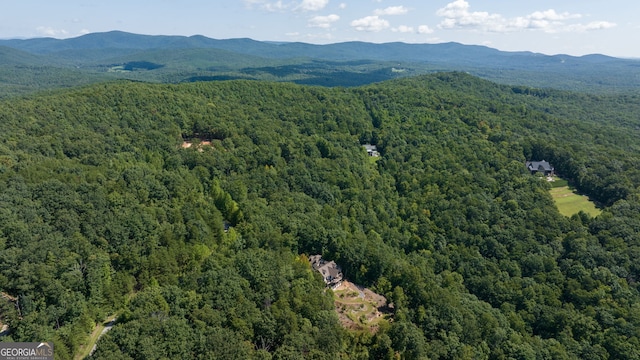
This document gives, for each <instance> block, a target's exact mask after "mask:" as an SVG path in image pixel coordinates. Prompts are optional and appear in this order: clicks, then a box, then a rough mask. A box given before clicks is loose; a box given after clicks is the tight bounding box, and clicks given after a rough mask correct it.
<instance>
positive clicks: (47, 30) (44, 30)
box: [36, 26, 69, 37]
mask: <svg viewBox="0 0 640 360" xmlns="http://www.w3.org/2000/svg"><path fill="white" fill-rule="evenodd" d="M36 31H37V32H38V33H39V34H41V35H44V36H50V37H66V36H67V35H69V32H68V31H67V30H64V29H54V28H52V27H49V26H38V27H37V28H36Z"/></svg>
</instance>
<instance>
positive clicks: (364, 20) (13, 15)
mask: <svg viewBox="0 0 640 360" xmlns="http://www.w3.org/2000/svg"><path fill="white" fill-rule="evenodd" d="M638 14H640V1H638V0H609V1H604V0H563V1H557V0H556V1H550V0H537V1H524V0H393V1H392V0H215V1H214V0H110V1H103V0H62V1H52V0H13V1H10V0H2V1H1V2H0V38H30V37H43V36H48V37H55V38H69V37H75V36H79V35H82V34H86V33H89V32H103V31H110V30H122V31H128V32H133V33H139V34H151V35H195V34H200V35H204V36H207V37H211V38H216V39H228V38H238V37H248V38H252V39H256V40H271V41H302V42H308V43H316V44H326V43H335V42H343V41H352V40H359V41H368V42H375V43H382V42H391V41H403V42H408V43H441V42H449V41H455V42H460V43H463V44H477V45H486V46H490V47H493V48H497V49H500V50H505V51H521V50H528V51H534V52H540V53H544V54H570V55H584V54H592V53H600V54H607V55H612V56H619V57H637V58H640V36H638V34H640V20H639V17H638Z"/></svg>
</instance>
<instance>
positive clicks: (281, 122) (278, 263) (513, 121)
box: [0, 73, 640, 359]
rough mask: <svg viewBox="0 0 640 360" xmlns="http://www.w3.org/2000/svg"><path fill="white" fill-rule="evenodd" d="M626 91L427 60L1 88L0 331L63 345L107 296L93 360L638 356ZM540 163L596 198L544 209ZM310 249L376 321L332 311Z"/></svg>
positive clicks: (549, 203)
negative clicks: (375, 69)
mask: <svg viewBox="0 0 640 360" xmlns="http://www.w3.org/2000/svg"><path fill="white" fill-rule="evenodd" d="M638 100H640V99H638V95H633V94H627V95H615V96H614V95H586V94H577V93H569V92H563V91H556V90H539V89H533V88H527V87H514V86H506V85H497V84H494V83H491V82H488V81H485V80H480V79H479V78H476V77H473V76H471V75H468V74H465V73H438V74H432V75H424V76H419V77H412V78H404V79H398V80H392V81H386V82H382V83H377V84H372V85H366V86H361V87H354V88H348V89H347V88H323V87H312V86H303V85H295V84H288V83H271V82H258V81H247V80H233V81H220V82H194V83H189V84H179V85H167V84H145V83H137V82H128V81H120V82H113V83H101V84H95V85H89V86H86V87H83V88H79V89H71V90H58V91H55V92H51V93H47V94H40V95H29V96H26V97H21V98H13V99H11V100H5V101H2V102H0V123H1V124H2V129H3V131H2V132H0V196H1V200H0V292H1V293H2V298H0V321H1V322H2V323H3V324H6V325H8V327H9V331H8V333H7V334H5V336H4V338H0V339H2V340H3V341H53V342H54V343H55V354H56V358H57V359H71V358H73V357H74V354H76V353H77V352H78V350H79V348H80V345H81V344H83V343H84V342H85V341H86V340H87V338H88V336H89V334H90V333H91V331H92V329H93V328H94V325H95V324H96V323H101V322H103V321H104V319H106V318H107V317H108V316H110V315H112V314H117V315H118V317H117V322H116V325H115V326H114V327H113V328H112V330H111V331H109V332H108V333H106V334H105V335H104V336H103V337H102V338H101V339H100V340H99V342H98V344H97V350H96V351H95V353H93V355H91V358H94V359H160V358H170V359H189V358H196V359H306V358H309V359H336V358H340V359H394V358H401V359H637V358H640V293H639V292H638V290H639V287H640V284H639V283H638V281H639V280H640V264H639V263H638V262H637V259H638V258H640V216H639V214H640V190H639V186H640V144H638V142H637V139H638V135H640V115H639V114H640V101H638ZM184 141H189V142H191V143H193V146H191V147H189V148H183V147H182V146H181V144H183V142H184ZM363 144H375V145H377V148H378V150H379V152H380V154H381V156H380V157H379V158H376V159H372V158H371V157H369V156H368V155H367V153H366V151H365V150H364V148H363V146H362V145H363ZM542 159H545V160H547V161H549V162H551V163H552V164H553V165H554V166H555V168H556V171H557V172H558V173H559V174H560V175H561V176H562V177H563V178H564V179H566V180H568V181H569V182H570V183H571V184H572V185H573V186H574V187H576V188H577V189H578V190H579V191H580V192H582V193H583V194H586V195H588V196H590V198H591V199H593V200H594V201H596V202H597V204H598V205H599V206H600V207H601V208H602V209H603V212H602V214H601V215H599V216H597V217H595V218H593V217H590V216H589V215H587V214H585V213H578V214H576V215H574V216H572V217H564V216H562V215H561V214H560V213H559V212H558V210H557V209H556V207H555V205H554V202H553V200H552V198H551V196H550V195H549V192H548V190H549V187H550V185H549V184H548V183H547V182H546V181H543V180H542V179H541V178H540V177H538V176H535V175H532V174H530V173H529V172H528V171H527V169H526V168H525V166H524V163H525V161H527V160H542ZM311 254H322V255H323V257H324V258H326V259H330V260H335V261H336V262H337V263H338V264H340V265H341V267H342V268H343V271H344V273H345V276H346V277H347V278H348V279H350V280H351V281H354V282H356V283H358V284H361V285H363V286H367V287H369V288H371V289H373V290H375V291H376V292H378V293H380V294H383V295H384V296H385V297H386V298H387V299H388V300H389V301H390V302H391V303H392V304H393V312H394V314H393V318H392V319H391V320H389V321H387V322H385V323H383V324H382V325H381V327H380V329H379V331H378V332H376V333H375V334H371V333H369V332H366V331H364V332H354V331H348V330H345V329H343V328H342V327H341V326H340V323H339V322H338V317H337V315H336V313H335V311H334V302H333V293H332V292H331V291H330V290H326V289H325V285H324V282H323V280H322V277H321V276H320V274H319V273H316V272H314V271H312V270H311V267H310V265H309V263H308V260H307V258H308V256H309V255H311Z"/></svg>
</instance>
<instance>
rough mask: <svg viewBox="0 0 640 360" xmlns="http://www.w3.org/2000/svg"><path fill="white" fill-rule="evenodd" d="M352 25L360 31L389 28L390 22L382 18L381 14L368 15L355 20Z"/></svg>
mask: <svg viewBox="0 0 640 360" xmlns="http://www.w3.org/2000/svg"><path fill="white" fill-rule="evenodd" d="M351 26H352V27H354V28H355V29H356V30H358V31H381V30H384V29H387V28H389V26H390V25H389V22H388V21H387V20H385V19H381V18H380V17H379V16H377V15H374V16H366V17H363V18H361V19H357V20H353V21H352V22H351Z"/></svg>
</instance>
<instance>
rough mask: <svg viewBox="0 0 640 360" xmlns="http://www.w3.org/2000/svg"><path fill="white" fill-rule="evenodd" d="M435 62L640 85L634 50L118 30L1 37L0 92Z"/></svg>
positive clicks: (410, 68) (313, 79) (442, 67)
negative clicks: (629, 54)
mask: <svg viewBox="0 0 640 360" xmlns="http://www.w3.org/2000/svg"><path fill="white" fill-rule="evenodd" d="M58 70H59V71H58ZM30 71H36V72H39V73H40V74H45V75H44V76H43V77H40V78H42V80H43V82H42V84H37V83H36V84H34V83H33V78H34V76H33V74H29V72H30ZM433 71H466V72H469V73H472V74H474V75H477V76H480V77H483V78H486V79H489V80H493V81H496V82H500V83H507V84H512V85H522V86H533V87H552V88H559V89H570V90H580V91H590V92H610V91H616V92H618V91H629V90H635V89H639V88H640V60H630V59H620V58H614V57H610V56H604V55H587V56H581V57H575V56H569V55H544V54H539V53H533V52H504V51H499V50H496V49H492V48H489V47H485V46H477V45H462V44H458V43H442V44H406V43H400V42H394V43H385V44H373V43H365V42H345V43H336V44H328V45H314V44H307V43H299V42H290V43H288V42H285V43H282V42H279V43H275V42H263V41H255V40H251V39H228V40H218V39H211V38H207V37H204V36H199V35H197V36H190V37H186V36H151V35H139V34H131V33H126V32H121V31H111V32H105V33H93V34H87V35H83V36H80V37H76V38H71V39H64V40H60V39H53V38H37V39H26V40H0V94H2V93H4V94H5V95H6V94H7V93H12V92H25V91H30V90H31V89H32V88H33V89H32V90H37V89H45V88H52V87H63V86H74V85H78V84H83V83H91V82H95V81H102V80H105V79H119V78H125V79H132V80H140V81H153V82H185V81H206V80H224V79H236V78H242V79H255V80H273V81H292V82H297V83H303V84H313V85H327V86H354V85H362V84H367V83H371V82H376V81H382V80H387V79H392V78H397V77H403V76H411V75H416V74H421V73H427V72H433ZM22 75H24V76H22Z"/></svg>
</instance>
